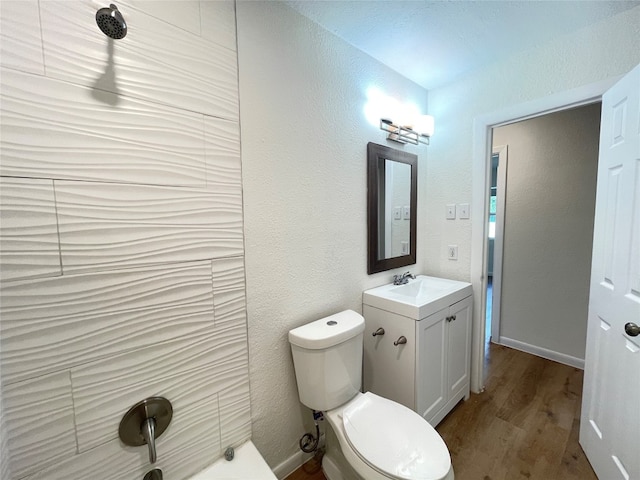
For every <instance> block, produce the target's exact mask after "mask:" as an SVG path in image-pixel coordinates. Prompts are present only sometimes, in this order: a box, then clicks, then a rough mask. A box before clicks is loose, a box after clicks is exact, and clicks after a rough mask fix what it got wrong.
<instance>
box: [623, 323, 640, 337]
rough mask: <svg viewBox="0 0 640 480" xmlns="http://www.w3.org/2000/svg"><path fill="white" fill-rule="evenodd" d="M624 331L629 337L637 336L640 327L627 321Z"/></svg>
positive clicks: (639, 332)
mask: <svg viewBox="0 0 640 480" xmlns="http://www.w3.org/2000/svg"><path fill="white" fill-rule="evenodd" d="M624 333H626V334H627V335H629V336H630V337H637V336H638V335H640V327H639V326H638V325H636V324H635V323H633V322H629V323H627V324H626V325H625V326H624Z"/></svg>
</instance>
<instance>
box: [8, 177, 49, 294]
mask: <svg viewBox="0 0 640 480" xmlns="http://www.w3.org/2000/svg"><path fill="white" fill-rule="evenodd" d="M0 243H1V245H2V248H1V249H0V280H3V281H7V280H15V279H19V278H29V277H39V276H55V275H61V274H62V270H61V268H60V249H59V246H58V227H57V221H56V209H55V198H54V193H53V182H52V181H51V180H34V179H19V178H8V177H0Z"/></svg>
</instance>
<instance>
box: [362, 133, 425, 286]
mask: <svg viewBox="0 0 640 480" xmlns="http://www.w3.org/2000/svg"><path fill="white" fill-rule="evenodd" d="M385 160H391V161H394V162H399V163H406V164H408V165H410V166H411V195H410V212H411V213H410V214H411V217H410V220H409V254H408V255H402V256H399V257H393V258H378V251H379V249H380V243H379V239H380V234H381V230H380V223H381V222H382V223H383V224H384V216H382V217H381V215H380V205H381V202H382V204H384V195H385V191H384V186H385V178H384V171H385V169H384V165H385ZM367 187H368V188H367V190H368V191H367V197H368V198H367V229H368V240H369V242H368V243H369V245H368V262H367V273H369V274H372V273H377V272H383V271H385V270H391V269H393V268H399V267H404V266H406V265H413V264H415V263H416V244H417V242H416V226H417V217H418V215H417V213H418V208H417V207H418V156H417V155H414V154H412V153H407V152H403V151H400V150H395V149H393V148H389V147H386V146H384V145H378V144H376V143H371V142H369V143H368V144H367Z"/></svg>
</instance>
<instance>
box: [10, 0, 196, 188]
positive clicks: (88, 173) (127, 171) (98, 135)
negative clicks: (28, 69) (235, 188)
mask: <svg viewBox="0 0 640 480" xmlns="http://www.w3.org/2000/svg"><path fill="white" fill-rule="evenodd" d="M66 6H67V5H66V4H65V8H66ZM60 10H64V9H60ZM0 99H1V108H2V124H1V126H0V128H1V130H0V133H1V135H0V137H1V140H0V148H1V149H2V164H1V165H0V173H1V174H2V175H9V176H20V177H45V178H56V179H72V180H73V179H75V180H91V181H104V182H121V183H123V182H124V183H140V184H155V185H190V186H205V184H206V160H205V147H204V138H203V137H204V133H203V130H204V127H203V118H202V115H199V114H195V113H191V112H185V111H182V110H177V109H173V108H170V107H164V106H161V105H157V104H151V103H149V102H145V101H140V100H136V99H132V98H127V97H123V96H118V95H115V94H112V93H107V92H101V91H97V90H93V89H91V88H87V87H82V86H78V85H71V84H69V83H66V82H60V81H57V80H52V79H49V78H46V77H41V76H37V75H31V74H26V73H22V72H17V71H14V70H10V69H4V70H3V71H2V90H1V92H0Z"/></svg>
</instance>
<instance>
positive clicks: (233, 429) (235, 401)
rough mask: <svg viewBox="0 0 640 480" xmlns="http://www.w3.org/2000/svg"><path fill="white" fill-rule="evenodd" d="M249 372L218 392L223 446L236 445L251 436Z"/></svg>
mask: <svg viewBox="0 0 640 480" xmlns="http://www.w3.org/2000/svg"><path fill="white" fill-rule="evenodd" d="M248 375H249V372H248V371H247V375H246V376H245V375H243V376H240V377H239V378H238V379H237V383H236V384H235V385H233V387H230V388H228V389H226V390H224V391H222V392H220V393H219V394H218V398H219V403H220V438H221V443H222V446H223V448H226V447H228V446H238V445H240V444H241V443H243V442H245V441H246V440H248V439H250V438H251V404H250V393H249V379H248Z"/></svg>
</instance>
